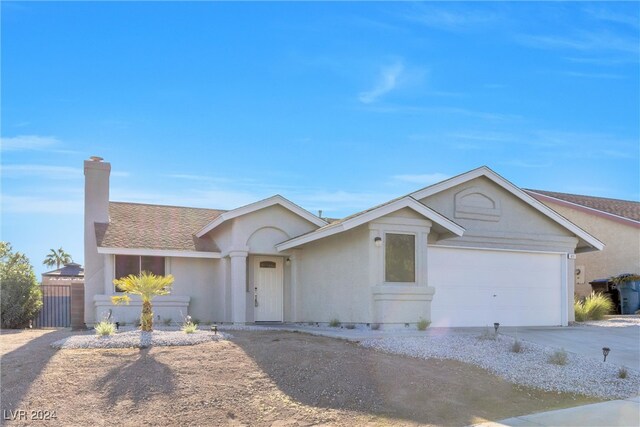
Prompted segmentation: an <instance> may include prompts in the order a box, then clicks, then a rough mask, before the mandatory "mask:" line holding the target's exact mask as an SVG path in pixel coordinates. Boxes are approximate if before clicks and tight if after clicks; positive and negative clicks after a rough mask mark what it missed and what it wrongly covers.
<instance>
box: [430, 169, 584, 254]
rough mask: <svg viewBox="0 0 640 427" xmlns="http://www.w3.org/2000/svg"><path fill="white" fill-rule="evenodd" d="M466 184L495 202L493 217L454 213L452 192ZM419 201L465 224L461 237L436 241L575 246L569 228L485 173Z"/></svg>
mask: <svg viewBox="0 0 640 427" xmlns="http://www.w3.org/2000/svg"><path fill="white" fill-rule="evenodd" d="M470 188H475V189H477V190H478V192H480V193H483V194H485V195H486V196H488V197H490V198H491V199H493V200H494V201H495V202H496V203H497V204H498V205H499V218H498V219H497V220H491V221H490V220H486V219H469V218H460V217H458V216H456V210H455V196H456V194H457V193H460V192H462V191H465V190H467V189H470ZM420 201H421V202H422V203H424V204H425V205H427V206H429V207H430V208H432V209H434V210H435V211H437V212H439V213H441V214H443V215H444V216H446V217H447V218H451V219H452V220H453V221H455V222H456V223H458V224H460V225H461V226H462V227H464V228H465V233H464V235H463V236H462V237H457V238H452V239H446V240H443V241H441V242H439V243H440V244H446V245H456V246H482V247H487V248H505V249H529V250H543V251H545V250H556V251H566V252H573V251H574V249H575V243H576V241H575V239H574V237H573V235H572V234H571V232H570V231H568V230H567V229H565V228H564V227H562V226H560V225H559V224H558V223H556V222H555V221H553V220H551V219H550V218H549V217H547V216H546V215H543V214H542V213H540V212H538V211H536V210H535V209H533V208H532V207H531V206H530V205H529V204H527V203H525V202H523V201H522V200H520V199H518V198H517V197H515V196H514V195H513V194H511V193H510V192H508V191H506V190H505V189H503V188H502V187H500V186H498V185H496V184H495V183H493V182H492V181H491V180H489V179H487V178H485V177H479V178H476V179H473V180H470V181H468V182H466V183H463V184H461V185H458V186H455V187H452V188H450V189H448V190H445V191H442V192H440V193H437V194H434V195H432V196H429V197H426V198H424V199H421V200H420ZM433 237H435V236H432V241H433ZM434 243H435V242H434Z"/></svg>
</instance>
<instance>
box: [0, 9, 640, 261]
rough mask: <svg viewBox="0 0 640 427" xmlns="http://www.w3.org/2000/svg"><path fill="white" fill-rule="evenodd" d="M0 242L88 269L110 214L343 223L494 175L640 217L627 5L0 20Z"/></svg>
mask: <svg viewBox="0 0 640 427" xmlns="http://www.w3.org/2000/svg"><path fill="white" fill-rule="evenodd" d="M1 7H2V10H1V13H2V22H1V24H2V54H1V55H2V57H1V59H2V95H1V96H2V99H1V101H2V113H1V119H2V128H1V137H2V239H3V240H8V241H10V242H11V243H12V244H13V246H14V248H15V249H16V250H20V251H22V252H25V253H26V254H27V255H28V256H29V257H30V258H31V261H32V264H34V266H35V267H36V271H37V272H38V273H40V272H42V271H44V267H43V266H42V265H41V262H42V260H43V259H44V257H45V255H46V253H47V251H48V249H49V248H57V247H60V246H62V247H63V248H65V249H66V250H67V251H68V252H70V253H71V254H72V255H73V256H74V259H75V260H76V261H79V262H82V252H83V248H82V244H83V238H82V235H83V230H82V227H83V225H82V203H83V200H82V197H83V195H82V192H83V175H82V161H83V160H84V159H87V158H88V157H89V156H91V155H99V156H102V157H104V158H105V160H107V161H109V162H111V164H112V178H111V199H112V200H120V201H135V202H144V203H159V204H176V205H185V206H200V207H211V208H227V209H229V208H234V207H237V206H239V205H242V204H246V203H249V202H252V201H255V200H258V199H261V198H264V197H268V196H270V195H273V194H275V193H280V194H282V195H284V196H285V197H287V198H289V199H291V200H292V201H294V202H296V203H298V204H300V205H301V206H303V207H304V208H306V209H308V210H311V211H314V212H315V211H317V210H318V209H322V210H323V211H324V214H325V215H327V216H333V217H340V216H344V215H348V214H350V213H353V212H355V211H358V210H361V209H365V208H367V207H370V206H372V205H374V204H377V203H380V202H384V201H386V200H388V199H390V198H393V197H396V196H399V195H402V194H406V193H408V192H410V191H413V190H416V189H418V188H421V187H424V186H426V185H429V184H432V183H434V182H436V181H439V180H441V179H443V178H446V177H449V176H453V175H456V174H459V173H462V172H466V171H467V170H470V169H472V168H475V167H478V166H481V165H488V166H489V167H491V168H492V169H494V170H495V171H496V172H498V173H500V174H501V175H503V176H504V177H505V178H507V179H509V180H510V181H512V182H513V183H515V184H516V185H518V186H521V187H525V188H536V189H544V190H552V191H561V192H572V193H578V194H590V195H597V196H604V197H612V198H622V199H630V200H638V198H639V193H640V166H639V165H640V143H639V141H640V95H639V94H640V77H639V76H640V67H639V62H640V59H639V57H640V53H639V46H640V5H639V4H638V3H637V2H636V3H632V2H629V3H585V2H576V3H555V2H553V3H377V2H376V3H306V2H305V3H267V2H262V3H201V2H196V3H169V2H164V3H149V2H143V3H132V2H124V3H94V2H91V3H80V2H66V3H54V2H45V3H32V2H17V3H12V2H4V1H3V2H2V4H1Z"/></svg>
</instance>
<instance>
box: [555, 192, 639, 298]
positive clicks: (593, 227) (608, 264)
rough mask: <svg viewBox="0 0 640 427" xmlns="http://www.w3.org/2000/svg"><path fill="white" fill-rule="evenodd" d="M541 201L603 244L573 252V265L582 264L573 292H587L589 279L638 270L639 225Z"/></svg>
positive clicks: (588, 290) (582, 294)
mask: <svg viewBox="0 0 640 427" xmlns="http://www.w3.org/2000/svg"><path fill="white" fill-rule="evenodd" d="M544 203H545V204H546V205H547V206H549V207H550V208H551V209H553V210H555V211H556V212H558V213H559V214H560V215H562V216H564V217H565V218H567V219H569V220H570V221H571V222H573V223H575V224H576V225H578V226H580V227H581V228H582V229H584V230H585V231H587V232H588V233H589V234H592V235H593V236H594V237H596V238H597V239H598V240H600V241H601V242H603V243H604V244H605V248H604V249H603V250H602V251H597V252H586V253H579V254H577V255H576V262H575V265H576V268H578V267H584V269H583V274H584V283H576V285H575V293H576V295H578V296H581V297H582V296H587V295H589V293H590V292H591V285H589V282H591V281H593V280H596V279H605V278H607V277H611V276H616V275H618V274H622V273H640V228H638V227H633V226H630V225H626V224H621V223H619V222H616V221H613V220H609V219H606V218H603V217H600V216H596V215H593V214H589V213H586V212H581V211H578V210H576V209H572V208H570V207H567V206H563V205H560V204H556V203H552V202H548V201H545V202H544Z"/></svg>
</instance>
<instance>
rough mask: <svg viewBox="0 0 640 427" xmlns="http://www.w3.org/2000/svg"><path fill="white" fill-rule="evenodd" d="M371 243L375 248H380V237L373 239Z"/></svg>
mask: <svg viewBox="0 0 640 427" xmlns="http://www.w3.org/2000/svg"><path fill="white" fill-rule="evenodd" d="M373 243H375V245H376V247H377V248H379V247H380V246H382V237H374V238H373Z"/></svg>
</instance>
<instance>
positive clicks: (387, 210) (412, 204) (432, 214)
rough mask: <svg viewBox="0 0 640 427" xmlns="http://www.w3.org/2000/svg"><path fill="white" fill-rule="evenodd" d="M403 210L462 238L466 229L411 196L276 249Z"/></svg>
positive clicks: (325, 235) (283, 243)
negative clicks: (414, 213) (408, 209)
mask: <svg viewBox="0 0 640 427" xmlns="http://www.w3.org/2000/svg"><path fill="white" fill-rule="evenodd" d="M402 208H410V209H413V210H414V211H416V212H417V213H419V214H421V215H422V216H424V217H426V218H428V219H430V220H431V221H433V222H434V223H436V224H438V225H440V226H442V227H443V228H445V229H447V230H448V231H450V232H451V233H453V234H455V235H456V236H458V237H459V236H462V234H463V233H464V231H465V229H464V228H462V227H461V226H459V225H458V224H456V223H455V222H453V221H451V220H449V219H447V218H445V217H444V216H442V215H440V214H439V213H437V212H436V211H434V210H433V209H430V208H428V207H426V206H425V205H423V204H422V203H420V202H418V201H417V200H416V199H414V198H413V197H411V196H405V197H403V198H402V199H398V200H396V201H393V202H391V203H388V204H386V205H382V206H380V207H378V208H375V209H372V210H370V211H369V212H365V213H363V214H361V215H358V216H355V217H353V218H350V219H347V220H346V221H344V222H341V223H338V224H336V225H329V226H327V227H324V228H321V229H319V230H316V231H314V232H311V233H308V234H304V235H302V236H299V237H295V238H293V239H291V240H287V241H286V242H282V243H280V244H278V245H276V249H277V250H279V251H283V250H286V249H291V248H294V247H297V246H300V245H303V244H305V243H309V242H312V241H314V240H318V239H322V238H324V237H328V236H332V235H334V234H338V233H341V232H343V231H347V230H350V229H352V228H354V227H357V226H359V225H362V224H366V223H368V222H370V221H373V220H375V219H377V218H380V217H382V216H385V215H389V214H391V213H393V212H395V211H398V210H400V209H402Z"/></svg>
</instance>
